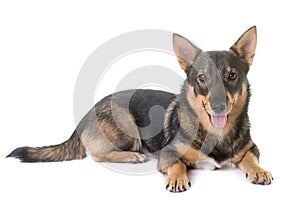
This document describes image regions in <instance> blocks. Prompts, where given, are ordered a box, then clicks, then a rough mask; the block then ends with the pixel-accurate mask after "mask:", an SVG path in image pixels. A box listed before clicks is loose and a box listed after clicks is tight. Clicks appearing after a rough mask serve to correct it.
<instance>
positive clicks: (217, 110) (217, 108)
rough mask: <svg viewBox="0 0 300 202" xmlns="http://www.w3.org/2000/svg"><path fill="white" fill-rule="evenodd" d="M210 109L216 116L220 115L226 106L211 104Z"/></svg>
mask: <svg viewBox="0 0 300 202" xmlns="http://www.w3.org/2000/svg"><path fill="white" fill-rule="evenodd" d="M211 109H212V110H213V111H214V112H215V113H216V114H222V113H224V112H225V110H226V105H225V104H222V103H215V104H214V103H212V104H211Z"/></svg>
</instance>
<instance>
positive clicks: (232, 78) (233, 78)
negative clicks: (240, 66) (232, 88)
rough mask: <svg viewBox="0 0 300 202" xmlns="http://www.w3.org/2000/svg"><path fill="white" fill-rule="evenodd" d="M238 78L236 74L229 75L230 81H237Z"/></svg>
mask: <svg viewBox="0 0 300 202" xmlns="http://www.w3.org/2000/svg"><path fill="white" fill-rule="evenodd" d="M236 77H237V75H236V73H234V72H230V73H229V79H230V80H232V81H233V80H235V79H236Z"/></svg>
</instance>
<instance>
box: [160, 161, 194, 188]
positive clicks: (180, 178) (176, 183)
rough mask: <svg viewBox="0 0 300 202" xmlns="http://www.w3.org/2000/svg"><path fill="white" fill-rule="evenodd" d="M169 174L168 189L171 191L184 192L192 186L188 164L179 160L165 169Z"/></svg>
mask: <svg viewBox="0 0 300 202" xmlns="http://www.w3.org/2000/svg"><path fill="white" fill-rule="evenodd" d="M164 173H165V174H166V175H167V180H166V189H167V190H168V191H171V192H182V191H185V190H187V189H189V188H190V186H191V183H190V180H189V178H188V176H187V169H186V166H185V165H184V164H183V163H182V162H181V161H180V160H178V161H177V162H176V163H174V164H173V165H171V166H169V167H168V168H166V169H165V171H164Z"/></svg>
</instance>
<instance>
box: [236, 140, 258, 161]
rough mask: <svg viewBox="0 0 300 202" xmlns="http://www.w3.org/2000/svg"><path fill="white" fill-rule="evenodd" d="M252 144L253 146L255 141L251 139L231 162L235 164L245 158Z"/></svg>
mask: <svg viewBox="0 0 300 202" xmlns="http://www.w3.org/2000/svg"><path fill="white" fill-rule="evenodd" d="M252 146H253V141H252V140H250V141H249V142H248V143H247V144H246V145H245V146H244V148H243V149H242V150H241V151H240V152H239V153H238V154H236V155H235V156H234V157H233V158H232V159H231V162H232V163H235V164H236V163H239V162H241V160H242V159H243V157H244V156H245V154H246V153H247V152H248V151H249V150H250V149H251V147H252Z"/></svg>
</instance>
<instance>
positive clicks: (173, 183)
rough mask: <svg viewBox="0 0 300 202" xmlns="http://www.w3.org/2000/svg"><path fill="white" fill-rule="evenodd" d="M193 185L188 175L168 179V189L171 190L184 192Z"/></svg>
mask: <svg viewBox="0 0 300 202" xmlns="http://www.w3.org/2000/svg"><path fill="white" fill-rule="evenodd" d="M190 187H191V182H190V180H189V178H188V177H187V176H180V177H169V178H168V179H167V180H166V189H167V190H168V191H170V192H183V191H186V190H188V189H189V188H190Z"/></svg>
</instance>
